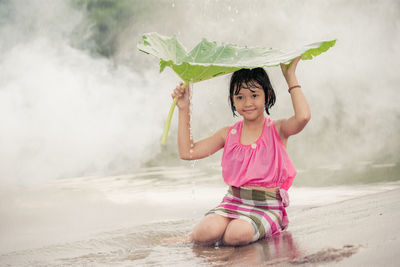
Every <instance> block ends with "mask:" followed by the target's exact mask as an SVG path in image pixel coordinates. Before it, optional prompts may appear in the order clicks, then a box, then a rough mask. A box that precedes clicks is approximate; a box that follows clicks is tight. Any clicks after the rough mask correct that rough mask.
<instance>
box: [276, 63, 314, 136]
mask: <svg viewBox="0 0 400 267" xmlns="http://www.w3.org/2000/svg"><path fill="white" fill-rule="evenodd" d="M300 59H301V57H297V58H295V59H294V60H293V61H292V62H291V63H290V64H289V65H285V64H281V69H282V73H283V76H284V77H285V79H286V82H287V84H288V88H290V87H292V86H295V85H299V83H298V81H297V77H296V74H295V72H296V67H297V63H298V62H299V61H300ZM290 96H291V98H292V104H293V109H294V116H292V117H290V118H289V119H283V120H280V121H278V122H277V124H278V125H277V128H278V129H277V130H278V133H279V135H280V136H281V138H282V139H283V141H284V142H285V141H286V139H287V138H288V137H289V136H291V135H294V134H297V133H299V132H300V131H301V130H303V128H304V127H305V126H306V124H307V122H308V121H309V120H310V118H311V112H310V107H309V106H308V103H307V100H306V98H305V96H304V94H303V91H302V89H301V88H299V87H296V88H294V89H291V90H290Z"/></svg>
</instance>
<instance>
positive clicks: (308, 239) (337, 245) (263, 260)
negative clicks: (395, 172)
mask: <svg viewBox="0 0 400 267" xmlns="http://www.w3.org/2000/svg"><path fill="white" fill-rule="evenodd" d="M369 187H373V185H370V186H369ZM391 188H396V189H391V190H386V191H382V192H380V193H372V194H367V195H363V196H359V197H355V198H353V199H347V200H345V201H341V202H336V203H331V204H324V205H315V206H310V205H308V206H300V207H296V206H294V207H291V208H290V209H288V212H289V218H290V226H289V228H288V230H287V231H286V232H284V233H282V234H280V235H277V236H274V237H272V238H269V239H265V240H261V241H259V242H256V243H253V244H250V245H248V246H243V247H223V246H221V247H197V246H193V245H192V244H188V243H185V242H182V241H174V242H166V240H174V239H175V240H183V239H184V238H185V236H186V235H187V234H188V233H189V232H190V230H191V229H192V227H193V226H194V225H195V224H196V223H197V222H198V220H199V219H200V217H201V213H202V210H203V209H204V207H195V209H196V210H197V211H198V212H196V213H197V215H196V216H194V217H192V216H190V214H187V215H188V217H191V218H192V219H187V218H185V219H182V220H176V219H174V220H163V221H158V222H152V223H150V222H149V223H146V224H142V225H140V226H128V227H120V228H118V230H110V231H103V232H101V233H95V234H92V235H90V236H89V237H84V238H81V239H79V240H75V241H72V240H68V239H67V238H65V236H64V237H63V234H64V233H61V232H60V233H59V236H60V240H61V242H60V240H59V241H58V242H57V243H53V242H52V243H51V244H49V245H44V246H41V247H37V248H30V249H23V248H21V249H16V250H13V251H8V252H5V251H3V252H1V253H0V265H2V266H55V265H66V266H76V265H80V266H81V265H87V266H109V265H118V266H132V265H134V266H209V265H213V266H293V265H294V266H310V265H311V266H321V265H322V266H331V265H332V266H398V262H399V260H400V254H399V253H398V251H400V224H399V222H400V209H399V208H400V186H399V185H396V186H391ZM196 201H197V202H199V200H196ZM208 205H209V204H208V203H207V206H208ZM2 225H3V226H4V224H2ZM128 225H129V222H128ZM3 230H4V229H3ZM16 237H17V236H16ZM18 238H20V239H21V240H22V239H23V237H18ZM25 239H26V240H28V238H25ZM62 240H64V241H62Z"/></svg>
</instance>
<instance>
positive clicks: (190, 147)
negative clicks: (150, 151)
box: [171, 83, 229, 160]
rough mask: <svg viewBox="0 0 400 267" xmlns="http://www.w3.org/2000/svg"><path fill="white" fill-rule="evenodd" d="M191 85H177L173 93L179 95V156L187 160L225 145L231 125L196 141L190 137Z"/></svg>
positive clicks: (197, 157)
mask: <svg viewBox="0 0 400 267" xmlns="http://www.w3.org/2000/svg"><path fill="white" fill-rule="evenodd" d="M189 94H190V90H189V85H187V86H186V87H185V88H182V83H181V84H180V85H179V86H177V87H176V88H175V90H174V92H173V93H172V95H171V96H172V98H175V97H177V98H178V102H177V104H176V105H177V107H178V108H179V120H178V148H179V156H180V158H181V159H185V160H195V159H201V158H204V157H207V156H210V155H211V154H214V153H215V152H217V151H218V150H219V149H221V148H223V147H224V144H225V138H226V135H227V134H228V130H229V127H224V128H222V129H220V130H219V131H217V132H216V133H215V134H214V135H212V136H210V137H208V138H205V139H203V140H200V141H198V142H194V141H193V139H191V138H190V100H189Z"/></svg>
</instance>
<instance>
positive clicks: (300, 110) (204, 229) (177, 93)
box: [172, 57, 310, 246]
mask: <svg viewBox="0 0 400 267" xmlns="http://www.w3.org/2000/svg"><path fill="white" fill-rule="evenodd" d="M299 60H300V57H298V58H296V59H294V60H293V61H292V62H291V63H290V64H289V65H284V64H281V69H282V73H283V75H284V77H285V79H286V81H287V84H288V87H289V93H290V95H291V98H292V104H293V109H294V116H292V117H290V118H288V119H281V120H277V121H272V120H271V119H270V118H269V117H265V115H264V111H265V112H266V113H267V114H268V115H269V109H270V108H271V107H272V106H273V105H274V103H275V93H274V90H273V88H272V85H271V82H270V80H269V77H268V75H267V73H266V72H265V70H264V69H262V68H255V69H251V70H250V69H241V70H238V71H236V72H234V73H233V75H232V78H231V82H230V90H229V96H230V103H231V108H232V112H233V115H234V116H236V112H237V113H239V115H240V116H242V118H243V120H241V121H239V122H237V123H235V124H234V125H233V126H230V127H229V126H228V127H224V128H222V129H220V130H219V131H217V132H216V133H215V134H214V135H212V136H210V137H208V138H205V139H203V140H200V141H198V142H193V140H192V139H191V138H190V117H189V116H190V115H189V106H190V101H189V88H188V86H186V87H184V88H183V87H182V83H181V85H180V86H178V87H176V88H175V90H174V92H173V93H172V97H173V98H175V97H177V98H178V102H177V106H178V108H179V123H178V146H179V154H180V157H181V158H182V159H186V160H195V159H200V158H204V157H207V156H209V155H211V154H213V153H215V152H216V151H218V150H219V149H221V148H224V152H223V155H222V162H221V166H222V176H223V178H224V181H225V182H226V183H227V184H228V185H229V189H228V192H227V194H226V195H225V197H224V198H223V200H222V202H221V204H220V205H219V206H217V207H216V208H214V209H212V210H210V211H209V212H208V213H207V214H206V216H205V217H204V218H203V219H202V220H201V222H200V223H199V224H198V225H197V226H196V227H195V228H194V230H193V232H192V233H191V235H190V241H192V242H194V243H196V244H200V245H212V244H215V243H216V242H221V243H222V244H224V245H233V246H236V245H245V244H249V243H251V242H254V241H257V240H259V239H261V238H264V237H268V236H271V235H274V234H277V233H280V232H281V231H282V230H284V229H285V228H286V227H287V226H288V223H289V221H288V217H287V214H286V210H285V207H287V206H288V205H289V198H288V194H287V190H288V189H289V187H290V186H291V185H292V182H293V179H294V177H295V175H296V169H295V168H294V166H293V164H292V162H291V160H290V158H289V156H288V154H287V152H286V143H287V140H288V138H289V136H291V135H294V134H297V133H299V132H300V131H301V130H302V129H303V128H304V126H305V125H306V124H307V122H308V121H309V120H310V109H309V107H308V104H307V101H306V99H305V97H304V94H303V92H302V90H301V87H300V85H299V84H298V82H297V78H296V75H295V70H296V66H297V63H298V62H299Z"/></svg>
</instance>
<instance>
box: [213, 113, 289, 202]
mask: <svg viewBox="0 0 400 267" xmlns="http://www.w3.org/2000/svg"><path fill="white" fill-rule="evenodd" d="M242 126H243V121H239V122H237V123H235V124H234V125H233V126H232V127H231V128H230V129H229V132H228V135H227V137H226V141H225V146H224V153H223V155H222V161H221V166H222V176H223V177H224V180H225V182H226V183H227V184H228V185H230V186H235V187H241V186H246V185H247V186H263V187H280V188H282V189H284V190H288V189H289V188H290V186H291V185H292V183H293V179H294V177H295V176H296V173H297V171H296V169H295V168H294V166H293V163H292V161H291V160H290V158H289V155H288V154H287V152H286V148H285V146H284V145H283V143H282V140H281V138H280V137H279V135H278V132H277V131H276V129H275V126H274V123H273V121H272V120H271V119H270V118H265V122H264V128H263V131H262V134H261V136H260V138H259V139H258V140H257V141H256V142H254V143H253V144H251V145H242V144H241V143H240V136H241V131H242ZM282 198H283V197H282Z"/></svg>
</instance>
